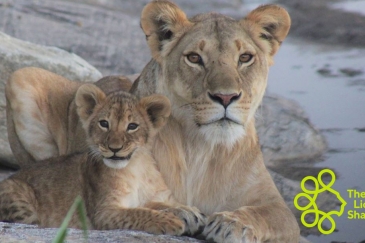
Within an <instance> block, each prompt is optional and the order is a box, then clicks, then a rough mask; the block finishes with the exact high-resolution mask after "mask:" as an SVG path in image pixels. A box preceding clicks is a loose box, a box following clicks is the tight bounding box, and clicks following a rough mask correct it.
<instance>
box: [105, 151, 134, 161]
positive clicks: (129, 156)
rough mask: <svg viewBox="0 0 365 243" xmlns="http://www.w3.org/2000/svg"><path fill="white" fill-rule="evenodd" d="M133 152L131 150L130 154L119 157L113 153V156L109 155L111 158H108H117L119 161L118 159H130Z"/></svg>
mask: <svg viewBox="0 0 365 243" xmlns="http://www.w3.org/2000/svg"><path fill="white" fill-rule="evenodd" d="M133 152H134V151H133ZM133 152H131V153H130V154H128V155H127V156H125V157H118V156H115V155H113V156H112V157H109V158H107V159H110V160H116V161H118V160H130V159H131V157H132V154H133Z"/></svg>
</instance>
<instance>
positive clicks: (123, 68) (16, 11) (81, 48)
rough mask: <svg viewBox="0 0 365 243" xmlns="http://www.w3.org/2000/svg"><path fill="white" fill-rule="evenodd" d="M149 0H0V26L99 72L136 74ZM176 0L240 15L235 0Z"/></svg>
mask: <svg viewBox="0 0 365 243" xmlns="http://www.w3.org/2000/svg"><path fill="white" fill-rule="evenodd" d="M149 1H150V0H125V1H120V0H111V1H105V0H76V1H68V0H63V1H62V0H52V1H47V0H17V1H11V0H0V16H1V17H0V31H3V32H5V33H7V34H9V35H11V36H14V37H16V38H18V39H22V40H26V41H30V42H33V43H37V44H41V45H48V46H56V47H59V48H61V49H64V50H67V51H70V52H74V53H76V54H77V55H79V56H81V57H82V58H84V59H85V60H88V61H89V62H90V63H91V64H92V65H93V66H95V67H96V68H97V69H98V70H100V71H101V72H102V73H103V74H104V75H111V74H118V75H120V74H124V75H127V74H133V73H139V72H141V71H142V69H143V67H144V66H145V65H146V64H147V62H148V61H149V59H150V51H149V49H148V47H147V44H146V41H145V36H144V34H143V32H142V30H141V28H140V23H139V22H140V21H139V16H140V13H141V10H142V8H143V6H144V5H145V4H146V3H147V2H149ZM175 2H176V3H177V4H179V6H180V7H181V8H182V9H183V10H184V11H186V13H187V14H188V15H189V16H193V15H195V14H197V13H200V12H209V11H217V9H219V11H220V12H222V13H227V14H231V12H232V11H233V12H235V13H237V15H238V16H239V17H242V16H243V15H244V14H245V11H243V10H245V9H242V7H241V1H240V0H200V1H199V3H197V2H196V1H195V0H176V1H175ZM231 15H232V14H231ZM40 26H41V27H40Z"/></svg>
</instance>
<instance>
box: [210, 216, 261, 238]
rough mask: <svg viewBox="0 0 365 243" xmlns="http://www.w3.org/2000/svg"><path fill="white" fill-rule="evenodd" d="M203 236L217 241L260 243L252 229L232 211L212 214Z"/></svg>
mask: <svg viewBox="0 0 365 243" xmlns="http://www.w3.org/2000/svg"><path fill="white" fill-rule="evenodd" d="M203 236H204V237H205V238H206V239H207V240H213V241H214V242H216V243H223V242H224V243H259V241H257V239H256V237H255V236H254V235H253V231H252V229H250V228H249V227H247V226H246V225H244V224H242V223H241V222H240V220H239V219H238V218H237V217H235V216H234V214H233V213H232V212H221V213H215V214H213V215H212V216H210V217H209V219H208V223H207V226H206V227H205V228H204V231H203Z"/></svg>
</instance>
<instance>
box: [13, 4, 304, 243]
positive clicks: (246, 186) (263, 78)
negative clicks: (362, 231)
mask: <svg viewBox="0 0 365 243" xmlns="http://www.w3.org/2000/svg"><path fill="white" fill-rule="evenodd" d="M141 26H142V29H143V31H144V33H145V34H146V37H147V42H148V45H149V47H150V50H151V53H152V56H153V59H152V60H151V61H150V62H149V63H148V64H147V66H146V67H145V68H144V69H143V71H142V73H141V75H140V77H139V78H138V79H137V80H136V82H135V83H134V85H133V86H132V88H131V92H132V93H134V94H136V95H138V96H139V97H145V96H148V95H150V94H153V93H160V94H164V95H166V96H167V97H168V98H169V99H170V101H171V105H172V115H171V117H170V118H169V120H168V122H167V125H166V126H165V127H164V128H163V129H162V130H161V131H160V132H159V133H158V135H157V140H156V142H155V143H154V146H153V148H152V152H153V155H154V157H155V158H156V160H157V165H158V168H159V170H160V172H161V173H162V176H163V178H164V180H165V182H166V184H167V186H168V187H169V188H170V189H171V190H172V193H173V195H174V196H175V197H176V198H177V200H178V201H179V202H180V203H183V204H187V205H191V206H196V207H198V208H199V209H200V210H201V211H202V212H204V213H206V214H209V215H210V219H209V223H208V224H207V226H206V228H205V230H204V232H203V234H204V236H205V237H206V238H208V239H212V240H214V241H216V242H230V243H231V242H234V243H235V242H274V243H275V242H277V243H279V242H280V243H282V242H287V243H293V242H298V241H299V227H298V224H297V222H296V220H295V218H294V216H293V214H292V213H291V212H290V210H289V208H288V207H287V206H286V205H285V203H284V201H283V199H282V197H281V196H280V194H279V192H278V190H277V189H276V187H275V185H274V183H273V181H272V179H271V177H270V175H269V173H268V171H267V170H266V168H265V166H264V162H263V158H262V154H261V151H260V144H259V141H258V138H257V133H256V130H255V120H254V115H255V112H256V110H257V107H258V106H259V104H260V103H261V101H262V97H263V95H264V92H265V89H266V85H267V76H268V70H269V66H270V65H272V64H273V57H274V55H275V54H276V52H277V51H278V49H279V47H280V44H281V43H282V41H283V40H284V39H285V37H286V35H287V33H288V31H289V27H290V17H289V15H288V13H287V12H286V10H284V9H283V8H281V7H278V6H275V5H263V6H261V7H259V8H257V9H255V10H253V11H252V12H251V13H249V14H248V15H247V16H246V17H244V18H242V19H240V20H234V19H231V18H229V17H227V16H224V15H221V14H217V13H209V14H201V15H197V16H195V17H193V18H191V19H188V18H187V17H186V15H185V13H184V12H183V11H182V10H181V9H180V8H178V7H177V6H176V5H175V4H174V3H172V2H170V1H164V0H160V1H152V2H151V3H149V4H147V5H146V6H145V8H144V10H143V11H142V16H141ZM189 54H197V55H199V56H200V57H201V59H200V61H199V62H198V63H193V62H191V61H189ZM242 54H244V55H251V56H252V58H251V59H249V61H247V62H240V56H241V55H242ZM29 76H30V77H31V76H32V75H31V74H30V75H29ZM47 79H48V78H47V77H46V76H44V77H40V78H39V82H41V83H42V85H47V84H46V83H47V81H48V80H47ZM16 80H17V79H16V78H14V80H12V81H11V82H16ZM35 86H38V84H36V85H35ZM15 90H17V89H15ZM23 90H25V89H23ZM26 90H27V92H31V93H32V94H38V91H37V90H35V88H26ZM33 90H34V91H33ZM55 90H56V91H58V90H59V89H58V88H55ZM7 92H8V90H7ZM14 92H15V91H14ZM219 95H234V97H235V99H234V100H232V102H231V103H230V104H229V105H228V106H226V107H224V106H223V105H221V104H220V103H221V101H220V100H219V98H217V97H219ZM34 97H35V95H34ZM40 97H42V95H40ZM60 97H62V95H60ZM214 97H215V98H214ZM39 99H40V98H34V100H39ZM8 102H9V103H10V104H13V103H15V104H16V103H17V102H19V99H18V98H17V97H15V96H11V98H9V99H8ZM29 109H30V110H32V111H33V114H41V115H42V112H41V111H40V110H39V108H34V107H29ZM12 112H13V113H12V114H13V115H12V116H13V117H15V115H14V114H15V113H18V111H17V110H16V107H15V106H14V109H13V110H12ZM32 119H34V118H32ZM32 119H31V120H32ZM43 124H46V125H47V124H48V123H47V121H46V122H45V123H43ZM55 124H58V123H55ZM48 126H50V125H49V124H48ZM24 129H25V130H27V129H28V128H27V127H25V128H24ZM52 129H53V128H49V127H48V129H46V131H47V132H49V133H51V132H50V131H51V130H52ZM55 132H56V131H52V134H50V135H49V134H45V135H44V136H42V139H43V140H47V139H48V140H57V138H58V137H57V136H56V135H53V134H55ZM15 136H19V137H21V136H22V135H19V133H18V134H17V135H15ZM19 140H22V139H21V138H20V139H19ZM48 140H47V141H48ZM34 141H42V140H41V138H34ZM16 152H17V151H14V153H16Z"/></svg>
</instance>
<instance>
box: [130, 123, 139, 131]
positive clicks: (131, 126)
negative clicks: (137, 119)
mask: <svg viewBox="0 0 365 243" xmlns="http://www.w3.org/2000/svg"><path fill="white" fill-rule="evenodd" d="M137 128H138V124H136V123H129V124H128V127H127V130H128V131H133V130H136V129H137Z"/></svg>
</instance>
